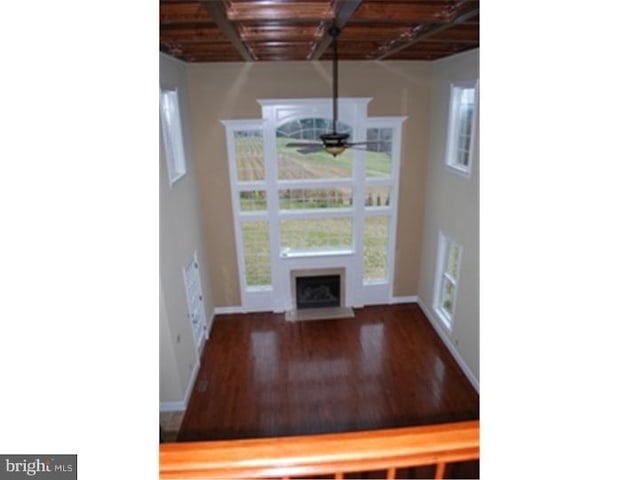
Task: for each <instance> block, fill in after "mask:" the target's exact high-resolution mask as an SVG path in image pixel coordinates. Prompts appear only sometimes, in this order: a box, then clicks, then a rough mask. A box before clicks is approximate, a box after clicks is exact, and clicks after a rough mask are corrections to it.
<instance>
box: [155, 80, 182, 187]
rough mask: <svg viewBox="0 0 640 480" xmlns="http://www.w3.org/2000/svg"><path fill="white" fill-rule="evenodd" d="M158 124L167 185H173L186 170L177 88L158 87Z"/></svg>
mask: <svg viewBox="0 0 640 480" xmlns="http://www.w3.org/2000/svg"><path fill="white" fill-rule="evenodd" d="M160 124H161V126H162V139H163V142H164V155H165V157H166V159H167V171H168V173H169V185H170V186H173V184H174V183H175V182H177V181H178V180H179V179H180V178H181V177H182V176H183V175H184V174H185V173H186V171H187V169H186V162H185V158H184V144H183V142H182V127H181V123H180V104H179V103H178V91H177V89H175V88H173V89H164V88H161V89H160Z"/></svg>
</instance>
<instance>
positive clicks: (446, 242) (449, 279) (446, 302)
mask: <svg viewBox="0 0 640 480" xmlns="http://www.w3.org/2000/svg"><path fill="white" fill-rule="evenodd" d="M461 257H462V247H461V246H460V245H458V244H457V243H455V242H454V241H453V240H451V239H450V238H448V237H447V236H446V235H444V234H443V233H442V232H440V235H439V239H438V264H437V269H436V279H435V293H434V305H433V307H434V309H435V311H436V313H437V314H438V315H439V316H440V319H441V320H442V321H443V323H444V324H445V326H446V327H447V328H449V329H451V326H452V324H453V315H454V312H455V305H456V295H457V291H458V278H459V275H460V259H461Z"/></svg>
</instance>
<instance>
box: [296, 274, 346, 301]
mask: <svg viewBox="0 0 640 480" xmlns="http://www.w3.org/2000/svg"><path fill="white" fill-rule="evenodd" d="M296 306H297V308H298V309H304V308H324V307H339V306H340V275H316V276H312V277H296Z"/></svg>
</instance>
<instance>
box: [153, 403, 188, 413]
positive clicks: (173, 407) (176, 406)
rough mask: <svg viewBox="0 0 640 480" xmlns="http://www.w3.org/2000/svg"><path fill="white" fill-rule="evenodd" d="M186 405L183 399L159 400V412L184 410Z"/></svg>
mask: <svg viewBox="0 0 640 480" xmlns="http://www.w3.org/2000/svg"><path fill="white" fill-rule="evenodd" d="M186 409H187V406H186V404H185V402H184V400H181V401H179V402H160V411H161V412H184V411H185V410H186Z"/></svg>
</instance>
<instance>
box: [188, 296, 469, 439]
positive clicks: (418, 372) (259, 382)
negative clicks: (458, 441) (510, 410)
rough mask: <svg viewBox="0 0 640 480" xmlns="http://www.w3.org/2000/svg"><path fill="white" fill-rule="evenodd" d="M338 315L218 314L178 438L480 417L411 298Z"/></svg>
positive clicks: (464, 381)
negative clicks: (290, 319)
mask: <svg viewBox="0 0 640 480" xmlns="http://www.w3.org/2000/svg"><path fill="white" fill-rule="evenodd" d="M354 312H355V317H354V318H347V319H340V320H318V321H304V322H295V323H292V322H285V321H284V315H282V314H280V315H278V314H272V313H255V314H245V315H219V316H216V319H215V322H214V324H213V327H212V331H211V336H210V338H209V341H208V343H207V345H206V347H205V350H204V351H203V354H202V359H201V367H200V371H199V373H198V376H197V379H196V384H195V386H194V389H193V392H192V394H191V399H190V401H189V405H188V407H187V410H186V412H185V416H184V419H183V421H182V425H181V429H180V432H179V434H178V441H199V440H214V439H231V438H254V437H270V436H285V435H300V434H312V433H326V432H344V431H354V430H366V429H378V428H391V427H401V426H411V425H424V424H432V423H440V422H448V421H458V420H469V419H477V418H479V397H478V394H477V393H476V391H475V389H474V388H473V386H472V385H471V384H470V383H469V381H468V380H467V379H466V377H465V376H464V374H463V373H462V371H461V370H460V368H459V367H458V365H457V364H456V363H455V361H454V360H453V358H452V357H451V355H450V353H449V352H448V350H447V349H446V347H445V346H444V344H443V343H442V341H441V340H440V339H439V338H438V336H437V334H436V333H435V331H434V330H433V328H432V327H431V325H430V324H429V321H428V320H427V319H426V318H425V316H424V314H423V313H422V310H421V309H420V307H419V306H418V305H416V304H401V305H389V306H372V307H365V308H361V309H355V310H354Z"/></svg>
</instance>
